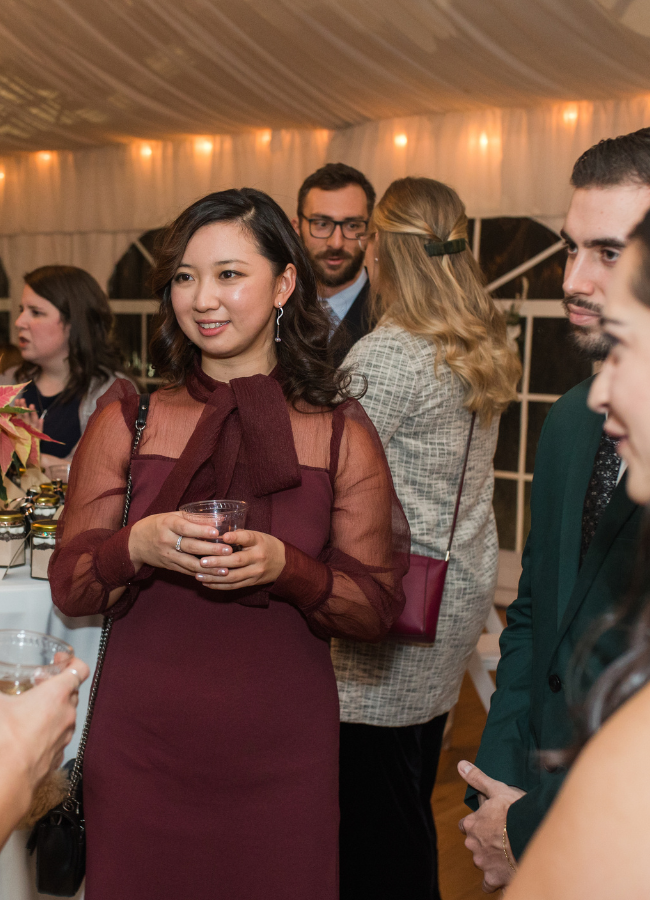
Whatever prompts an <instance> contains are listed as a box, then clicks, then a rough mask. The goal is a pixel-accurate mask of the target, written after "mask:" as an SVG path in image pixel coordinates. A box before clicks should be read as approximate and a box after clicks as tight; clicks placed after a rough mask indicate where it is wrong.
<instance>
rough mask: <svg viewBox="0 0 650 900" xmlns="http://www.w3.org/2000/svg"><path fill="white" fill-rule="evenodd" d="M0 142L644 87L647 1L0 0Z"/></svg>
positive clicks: (68, 144)
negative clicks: (0, 46) (0, 48)
mask: <svg viewBox="0 0 650 900" xmlns="http://www.w3.org/2000/svg"><path fill="white" fill-rule="evenodd" d="M1 7H2V8H1V10H0V41H1V45H2V54H1V56H0V151H5V150H8V149H16V150H19V149H25V150H29V149H34V150H37V149H41V148H47V149H54V148H58V149H61V148H81V147H87V146H90V145H93V144H95V145H97V144H106V143H108V142H111V141H119V140H123V139H124V138H125V137H140V138H145V139H158V140H165V139H169V138H177V137H180V136H181V135H187V134H205V133H208V134H210V133H215V132H218V133H225V134H228V133H235V132H237V131H241V130H245V129H248V128H259V127H267V128H275V129H277V128H315V127H320V128H342V127H346V126H349V125H355V124H361V123H363V122H365V121H369V120H377V119H387V118H392V117H394V116H399V115H420V114H423V113H435V112H445V111H449V110H468V109H475V108H477V107H478V106H484V107H485V106H531V105H534V104H536V103H538V102H540V101H543V100H578V99H590V100H604V99H610V98H621V97H624V96H631V95H634V94H639V93H642V92H643V91H646V90H650V71H649V69H648V51H649V49H650V38H649V37H648V35H649V34H650V23H649V22H648V18H649V16H648V4H647V0H525V2H522V0H3V2H2V4H1Z"/></svg>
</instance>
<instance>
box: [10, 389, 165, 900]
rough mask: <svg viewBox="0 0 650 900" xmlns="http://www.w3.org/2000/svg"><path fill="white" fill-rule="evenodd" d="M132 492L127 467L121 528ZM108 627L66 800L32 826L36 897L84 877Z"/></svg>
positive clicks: (63, 892) (67, 892) (143, 399)
mask: <svg viewBox="0 0 650 900" xmlns="http://www.w3.org/2000/svg"><path fill="white" fill-rule="evenodd" d="M148 412H149V394H141V395H140V403H139V406H138V417H137V419H136V422H135V437H134V439H133V447H132V449H131V458H133V456H134V455H135V451H136V449H137V446H138V444H139V443H140V438H141V437H142V432H143V431H144V428H145V425H146V424H147V413H148ZM132 490H133V482H132V478H131V467H130V466H129V475H128V479H127V484H126V497H125V500H124V515H123V516H122V526H123V527H124V526H125V525H126V524H127V520H128V517H129V506H130V505H131V493H132ZM112 625H113V617H112V616H111V615H107V616H105V618H104V624H103V626H102V633H101V637H100V640H99V652H98V654H97V667H96V668H95V676H94V678H93V683H92V687H91V689H90V699H89V701H88V712H87V713H86V721H85V722H84V727H83V731H82V732H81V738H80V740H79V749H78V751H77V758H76V759H75V761H74V766H73V768H72V774H71V775H70V787H69V790H68V796H67V797H66V798H65V800H64V801H63V802H62V803H59V805H58V806H55V807H54V809H51V810H50V811H49V812H48V813H46V814H45V815H44V816H43V818H42V819H39V821H38V822H37V823H36V825H34V829H33V831H32V833H31V835H30V837H29V841H28V842H27V849H28V850H29V851H30V853H34V851H36V890H37V891H38V892H39V894H52V895H54V896H55V897H74V895H75V894H76V893H77V891H78V890H79V888H80V887H81V883H82V881H83V880H84V876H85V874H86V823H85V820H84V812H83V784H82V769H83V759H84V751H85V749H86V741H87V740H88V732H89V730H90V723H91V721H92V717H93V709H94V708H95V700H96V698H97V688H98V687H99V679H100V676H101V674H102V666H103V665H104V657H105V656H106V646H107V644H108V638H109V635H110V633H111V627H112Z"/></svg>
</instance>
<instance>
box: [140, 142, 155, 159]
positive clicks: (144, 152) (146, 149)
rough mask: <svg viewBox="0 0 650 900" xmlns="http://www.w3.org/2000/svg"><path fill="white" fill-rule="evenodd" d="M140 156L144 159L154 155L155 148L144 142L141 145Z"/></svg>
mask: <svg viewBox="0 0 650 900" xmlns="http://www.w3.org/2000/svg"><path fill="white" fill-rule="evenodd" d="M140 156H142V157H144V159H148V158H149V157H150V156H153V150H152V149H151V147H150V145H149V144H143V145H142V147H140Z"/></svg>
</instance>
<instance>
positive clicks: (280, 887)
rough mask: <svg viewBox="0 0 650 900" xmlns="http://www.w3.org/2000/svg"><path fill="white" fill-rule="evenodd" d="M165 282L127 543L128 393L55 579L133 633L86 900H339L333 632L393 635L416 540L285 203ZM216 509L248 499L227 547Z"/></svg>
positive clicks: (131, 398) (100, 719)
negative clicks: (209, 510)
mask: <svg viewBox="0 0 650 900" xmlns="http://www.w3.org/2000/svg"><path fill="white" fill-rule="evenodd" d="M154 283H155V288H156V290H157V293H158V296H159V297H160V300H161V306H160V325H159V328H158V331H157V332H156V334H155V336H154V338H153V341H152V360H153V363H154V365H155V367H156V371H157V372H158V373H159V374H160V375H162V376H163V377H164V378H165V380H166V382H167V386H166V387H164V388H162V389H160V390H158V391H157V392H156V393H155V394H154V395H153V397H152V399H151V407H150V410H149V417H148V421H147V426H146V428H145V431H144V434H143V438H142V441H141V443H140V445H139V448H138V452H137V455H136V456H135V458H134V459H133V463H132V471H133V478H134V491H133V501H132V504H131V509H130V519H129V525H128V527H127V528H120V519H121V510H122V507H123V504H124V491H125V482H126V473H127V468H128V464H129V455H130V447H131V442H132V432H133V424H134V421H135V417H136V409H137V405H138V404H137V396H136V393H135V391H134V390H133V388H132V387H131V385H130V384H128V383H125V382H123V381H118V382H117V383H116V385H115V386H114V387H113V388H112V389H111V390H110V391H109V392H108V394H107V395H105V397H104V398H103V399H102V402H101V403H100V406H101V409H100V410H99V411H98V412H97V414H96V415H95V417H94V418H93V420H92V421H91V423H90V425H89V428H88V430H87V432H86V434H85V435H84V438H83V440H82V442H81V445H80V447H79V450H78V452H77V455H76V456H75V460H74V464H73V466H72V472H71V480H70V487H69V491H68V498H67V500H66V506H65V512H64V515H63V518H62V525H60V526H59V535H58V537H57V549H56V551H55V555H54V557H53V561H52V565H51V567H50V580H51V584H52V593H53V598H54V602H55V603H56V604H57V605H58V606H59V607H60V608H61V609H62V610H63V611H65V613H66V614H68V615H75V616H84V615H88V614H90V613H96V612H106V611H110V613H111V614H112V615H113V616H115V618H116V622H115V625H114V627H113V632H112V635H111V639H110V642H109V645H108V652H107V655H106V661H105V665H104V672H103V675H102V682H101V685H100V688H99V693H98V699H97V704H96V707H95V714H94V718H93V723H92V729H91V731H90V738H89V741H88V747H87V752H86V761H85V771H84V800H85V805H86V816H87V833H88V870H87V887H86V898H87V900H115V898H117V897H119V898H120V900H179V898H186V897H187V898H192V900H215V898H224V900H237V898H241V900H269V898H277V900H280V898H282V900H307V898H309V900H335V898H336V897H337V896H338V865H337V837H338V804H337V788H338V700H337V691H336V683H335V679H334V673H333V669H332V663H331V660H330V655H329V645H328V638H330V637H331V636H333V635H336V636H346V637H354V638H360V639H363V640H366V641H376V640H380V639H381V638H382V637H383V635H384V634H385V633H386V631H387V630H388V628H389V627H390V625H391V623H392V621H393V619H394V617H395V616H396V615H397V614H398V613H399V611H400V609H401V607H402V604H403V593H402V587H401V579H402V576H403V574H404V572H405V570H406V568H407V564H408V563H407V557H408V548H409V534H408V525H407V524H406V520H405V519H404V515H403V513H402V511H401V507H400V506H399V502H398V501H397V498H396V496H395V493H394V490H393V485H392V481H391V477H390V472H389V469H388V465H387V463H386V458H385V456H384V453H383V450H382V447H381V443H380V441H379V439H378V437H377V434H376V432H375V430H374V428H373V426H372V424H371V423H370V421H369V419H368V418H367V416H366V415H365V413H364V412H363V409H362V408H361V406H360V405H359V404H358V403H357V401H356V400H354V399H351V398H350V397H349V396H348V395H347V390H346V381H347V379H346V378H345V376H344V375H343V374H340V373H338V372H337V371H336V369H335V368H334V367H333V366H332V364H331V361H330V357H329V351H328V349H327V342H328V333H329V321H328V319H327V316H326V314H325V312H324V311H323V309H322V307H321V305H320V303H319V301H318V297H317V293H316V286H315V281H314V277H313V274H312V270H311V267H310V265H309V262H308V260H307V258H306V256H305V253H304V251H303V249H302V247H301V245H300V242H299V241H298V238H297V237H296V235H295V232H294V231H293V229H292V227H291V224H290V223H289V220H288V219H287V217H286V216H285V215H284V213H283V212H282V210H281V209H280V208H279V207H278V206H277V204H276V203H274V202H273V201H272V200H271V199H270V198H269V197H267V196H266V195H265V194H262V193H260V192H258V191H254V190H250V189H244V190H241V191H235V190H231V191H223V192H221V193H217V194H211V195H209V196H208V197H205V198H204V199H203V200H200V201H198V202H197V203H195V204H193V205H192V206H191V207H190V208H189V209H187V210H186V211H185V212H183V213H182V214H181V215H180V216H179V218H178V219H177V220H176V222H174V224H173V225H172V226H170V228H169V230H168V232H167V235H166V239H165V241H164V243H163V247H162V251H161V254H160V257H159V261H158V264H157V268H156V270H155V273H154ZM278 337H279V338H280V340H279V341H278V340H277V338H278ZM211 498H215V499H222V498H230V499H233V500H245V501H246V502H247V503H248V504H249V514H248V520H247V523H246V526H247V528H246V530H245V531H239V530H238V531H236V532H233V533H230V534H226V535H225V536H224V541H225V544H217V545H215V544H214V543H210V541H211V540H212V541H214V539H215V537H216V536H217V534H216V532H215V530H214V529H213V528H211V527H210V526H205V525H196V524H193V523H191V522H188V521H187V520H186V519H184V518H183V517H182V516H181V515H180V514H179V513H178V512H176V510H178V508H179V507H180V506H181V505H182V504H184V503H188V502H191V501H197V500H207V499H211ZM235 543H236V544H237V545H239V547H240V548H242V549H238V548H236V547H231V546H229V545H230V544H235Z"/></svg>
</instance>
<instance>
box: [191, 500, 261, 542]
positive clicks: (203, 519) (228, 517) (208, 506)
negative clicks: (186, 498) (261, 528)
mask: <svg viewBox="0 0 650 900" xmlns="http://www.w3.org/2000/svg"><path fill="white" fill-rule="evenodd" d="M180 512H181V513H182V515H183V518H185V519H187V520H188V522H195V523H196V524H197V525H211V526H212V527H213V528H216V529H218V531H219V537H217V538H213V539H212V540H214V541H215V543H217V544H223V535H224V534H227V533H228V532H229V531H237V530H238V529H240V528H244V527H245V525H246V513H247V512H248V504H247V503H244V501H243V500H199V501H198V502H196V503H186V504H185V506H181V508H180ZM233 549H235V548H234V547H233Z"/></svg>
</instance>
